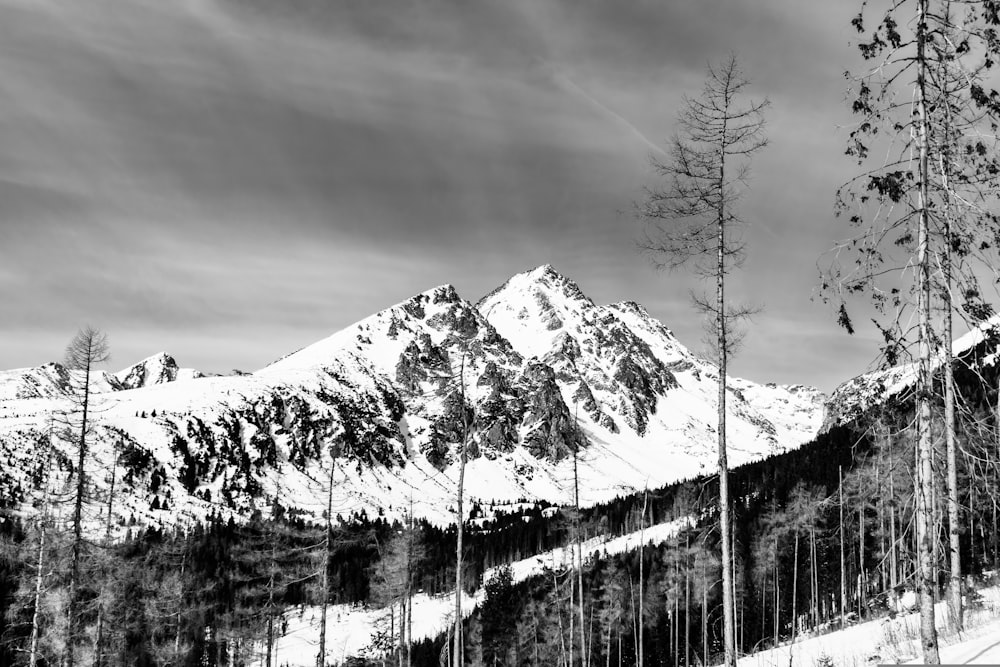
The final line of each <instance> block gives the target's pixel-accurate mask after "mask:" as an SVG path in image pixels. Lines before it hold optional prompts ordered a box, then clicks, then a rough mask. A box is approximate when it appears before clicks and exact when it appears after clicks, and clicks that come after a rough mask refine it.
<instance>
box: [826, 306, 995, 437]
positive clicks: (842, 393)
mask: <svg viewBox="0 0 1000 667" xmlns="http://www.w3.org/2000/svg"><path fill="white" fill-rule="evenodd" d="M998 343H1000V316H994V317H992V318H990V319H988V320H986V321H985V322H983V323H981V324H980V325H979V326H977V327H975V328H974V329H972V330H971V331H969V332H968V333H966V334H964V335H962V336H959V337H958V338H955V339H954V341H952V352H951V354H952V357H953V358H954V359H955V360H956V362H957V363H956V365H955V369H956V375H957V374H959V373H961V372H962V370H963V369H970V370H971V371H972V372H973V373H975V372H976V370H977V369H981V368H984V367H988V366H993V365H994V364H996V361H997V347H998ZM943 363H944V356H943V355H942V354H938V355H935V356H934V357H933V358H932V360H931V369H932V372H934V371H936V370H938V369H940V368H941V366H942V364H943ZM917 372H918V366H917V364H916V362H913V361H910V362H907V363H904V364H900V365H898V366H893V367H892V368H887V369H881V370H876V371H873V372H870V373H864V374H862V375H859V376H857V377H855V378H852V379H850V380H848V381H847V382H844V383H843V384H841V385H840V386H839V387H837V388H836V389H835V390H834V391H833V393H832V394H831V395H830V398H829V401H828V402H827V414H826V423H825V424H824V426H823V430H827V429H829V428H830V427H832V426H835V425H838V424H849V423H850V422H852V421H854V420H856V419H857V418H858V417H860V416H862V415H864V414H865V413H866V412H867V411H868V410H870V409H871V408H872V407H874V406H877V405H883V404H886V403H889V402H893V401H907V400H910V399H911V396H912V390H913V388H914V387H915V386H916V383H917Z"/></svg>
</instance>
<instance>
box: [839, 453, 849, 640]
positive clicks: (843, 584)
mask: <svg viewBox="0 0 1000 667" xmlns="http://www.w3.org/2000/svg"><path fill="white" fill-rule="evenodd" d="M837 471H838V472H837V475H838V479H839V480H840V481H839V483H838V486H837V489H838V490H837V492H838V493H839V494H840V627H844V626H845V625H846V624H847V560H846V558H845V557H844V466H840V467H838V469H837Z"/></svg>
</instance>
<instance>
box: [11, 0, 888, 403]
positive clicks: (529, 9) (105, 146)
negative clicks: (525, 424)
mask: <svg viewBox="0 0 1000 667" xmlns="http://www.w3.org/2000/svg"><path fill="white" fill-rule="evenodd" d="M855 4H856V3H851V2H826V1H823V0H755V1H754V2H736V1H733V0H628V1H625V2H623V1H619V0H582V1H581V0H475V1H471V2H470V1H469V0H368V1H362V0H282V1H281V2H273V1H272V0H170V1H169V2H164V1H163V0H89V1H88V2H86V3H79V2H73V1H72V0H0V72H2V75H0V285H2V288H0V313H2V318H0V341H2V346H0V368H12V367H21V366H31V365H37V364H40V363H44V362H46V361H50V360H57V359H59V358H60V357H61V356H62V350H63V348H64V347H65V344H66V342H67V341H68V340H69V338H70V337H71V336H72V335H73V333H74V332H75V331H76V329H77V328H78V327H79V326H81V325H82V324H84V323H91V324H93V325H95V326H98V327H100V328H102V329H104V330H106V331H107V332H108V335H109V340H110V343H111V346H112V355H113V363H112V364H111V367H112V368H119V367H124V366H127V365H128V364H130V363H132V362H134V361H136V360H138V359H140V358H142V357H145V356H148V355H150V354H152V353H154V352H158V351H160V350H165V351H167V352H170V353H171V354H173V355H174V356H175V357H176V358H177V359H178V361H179V362H180V363H181V365H183V366H191V367H196V368H200V369H204V370H211V371H217V372H218V371H227V370H229V369H232V368H241V369H247V370H253V369H256V368H259V367H261V366H263V365H265V364H266V363H268V362H269V361H271V360H273V359H275V358H277V357H280V356H282V355H283V354H286V353H288V352H290V351H292V350H295V349H297V348H299V347H301V346H303V345H306V344H308V343H311V342H313V341H315V340H317V339H319V338H322V337H325V336H327V335H329V334H330V333H332V332H333V331H335V330H337V329H339V328H341V327H343V326H345V325H348V324H350V323H352V322H354V321H356V320H358V319H361V318H363V317H365V316H367V315H369V314H371V313H373V312H375V311H377V310H380V309H382V308H384V307H386V306H389V305H392V304H393V303H396V302H398V301H401V300H403V299H405V298H407V297H409V296H411V295H412V294H414V293H417V292H420V291H423V290H425V289H429V288H431V287H434V286H436V285H438V284H442V283H452V284H454V285H455V286H456V288H457V289H458V291H459V293H460V294H461V295H463V296H464V297H466V298H467V299H470V300H473V301H475V300H477V299H478V298H479V297H481V296H482V295H483V294H485V293H487V292H488V291H489V290H491V289H492V288H494V287H496V286H497V285H499V284H501V283H502V282H503V281H504V280H506V279H507V278H508V277H509V276H510V275H512V274H514V273H516V272H519V271H523V270H526V269H529V268H532V267H534V266H536V265H539V264H543V263H551V264H553V265H554V266H555V267H556V268H557V269H558V270H559V271H561V272H562V273H564V274H566V275H568V276H569V277H571V278H573V279H574V280H576V281H577V282H578V283H579V284H580V286H581V288H582V289H583V291H584V292H585V293H587V294H588V295H590V296H591V297H592V298H593V299H594V300H595V301H597V302H599V303H608V302H614V301H619V300H623V299H632V300H636V301H639V302H641V303H643V304H644V305H646V306H647V308H648V309H649V310H650V311H651V312H652V313H653V314H654V315H655V316H657V317H658V318H660V319H661V320H662V321H663V322H664V323H666V324H667V325H668V326H669V327H671V328H672V329H673V330H674V331H675V333H676V334H677V335H678V337H679V338H680V339H681V341H682V342H684V343H685V344H687V345H688V346H689V347H691V348H692V349H694V350H696V351H700V350H703V349H704V345H703V343H702V342H701V339H702V337H703V334H702V330H701V323H700V321H699V319H698V316H697V315H696V314H695V313H694V311H693V309H692V307H691V305H690V302H689V300H688V294H689V291H690V289H691V288H692V287H696V284H695V282H694V281H692V280H691V279H689V278H688V277H687V276H686V275H685V274H683V273H673V274H670V273H658V272H656V271H655V270H654V269H653V268H652V267H651V265H650V264H649V262H648V261H646V260H645V259H643V257H642V256H641V255H640V254H639V253H638V252H637V250H636V240H637V238H638V237H639V235H640V233H641V231H642V225H641V223H639V222H637V221H636V220H635V219H634V218H633V217H632V216H631V215H630V214H629V213H628V211H629V209H630V207H631V205H632V202H633V201H635V200H637V199H639V198H640V197H641V188H642V186H643V184H648V183H651V182H653V181H652V180H651V179H652V176H651V170H650V168H649V156H650V154H653V153H656V152H657V151H659V150H661V147H662V146H664V144H665V140H666V139H667V137H669V136H670V134H671V133H672V132H673V129H674V120H675V118H676V115H677V110H678V107H679V103H680V100H681V96H682V95H683V94H697V93H698V92H699V90H700V87H701V83H702V81H703V78H704V72H705V67H706V65H707V63H708V62H710V61H718V60H720V59H722V58H724V57H726V55H727V54H728V53H729V52H730V51H733V52H736V53H737V54H738V56H739V58H740V61H741V64H742V66H743V67H744V69H745V70H746V72H747V74H748V75H749V77H750V78H751V79H752V80H753V83H754V86H753V91H754V93H755V94H756V95H758V96H763V95H766V96H768V97H769V98H770V100H771V102H772V104H773V107H772V109H771V112H770V114H769V118H768V120H769V135H770V138H771V146H770V147H769V148H768V149H767V150H766V152H764V153H762V154H760V156H759V157H758V158H757V159H756V160H755V162H754V166H753V170H754V180H753V183H752V185H753V189H752V191H751V192H750V193H749V194H748V195H747V196H746V198H745V200H744V203H743V213H744V217H746V218H747V219H748V220H749V221H751V226H750V228H749V230H748V232H747V240H748V243H749V248H748V253H749V258H748V261H747V262H746V264H745V266H744V269H743V271H742V273H741V274H739V276H738V277H736V278H735V279H734V280H733V281H732V289H731V295H732V296H733V297H734V298H735V299H741V300H744V301H749V302H753V303H757V304H763V305H764V306H765V308H766V309H765V310H764V312H763V313H762V314H760V315H759V316H757V317H756V319H755V321H754V322H753V324H752V326H751V328H750V332H749V335H748V337H747V339H746V344H745V347H744V349H743V350H742V352H741V353H740V355H739V357H738V358H737V359H736V360H735V363H734V364H733V372H734V373H735V374H738V375H742V376H744V377H748V378H751V379H753V380H757V381H777V382H788V383H805V384H812V385H815V386H818V387H820V388H821V389H824V390H830V389H832V388H833V387H834V386H835V385H836V384H837V383H839V382H840V381H842V380H845V379H847V378H848V377H850V376H852V375H854V374H856V373H858V372H861V371H862V370H864V369H865V367H866V366H867V365H868V364H869V362H870V361H871V360H872V359H873V358H874V356H875V350H876V345H877V341H876V340H875V339H874V337H873V335H872V333H873V332H867V331H863V332H860V335H856V336H854V337H849V336H847V335H846V334H845V333H843V332H842V331H841V330H839V329H838V328H837V327H836V325H835V323H834V318H833V317H832V315H831V312H830V311H829V309H828V308H827V307H825V306H823V305H822V304H820V303H818V302H813V301H811V300H810V299H811V297H812V296H813V292H814V289H815V286H816V283H817V268H816V262H817V259H818V258H819V256H820V255H821V254H822V253H823V252H824V251H826V250H827V249H828V248H829V247H830V246H831V244H832V242H833V241H834V240H835V239H837V238H840V237H842V236H844V235H845V234H846V230H845V228H844V223H843V222H842V221H838V220H836V219H834V217H833V214H832V201H833V193H834V190H835V189H836V187H837V186H838V185H839V184H840V183H841V182H842V181H843V180H845V179H846V178H847V176H849V175H850V174H851V173H852V172H853V169H854V167H853V165H852V164H851V162H850V160H849V159H848V158H846V157H844V156H843V146H844V142H845V139H846V131H845V130H839V129H838V126H843V125H846V124H848V123H850V122H851V117H850V113H849V110H848V105H847V104H846V103H845V101H844V100H845V88H846V82H845V79H844V76H843V73H844V71H845V70H847V69H851V68H853V67H855V66H856V64H857V63H856V56H855V55H854V50H853V48H852V46H851V43H850V41H851V39H852V37H853V35H852V34H851V30H850V25H849V20H850V17H851V15H852V14H853V13H856V12H857V7H856V6H855Z"/></svg>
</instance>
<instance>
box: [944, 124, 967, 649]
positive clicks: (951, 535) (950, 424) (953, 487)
mask: <svg viewBox="0 0 1000 667" xmlns="http://www.w3.org/2000/svg"><path fill="white" fill-rule="evenodd" d="M948 129H949V131H950V127H949V128H948ZM941 177H942V179H943V180H944V183H943V186H944V189H945V192H946V193H948V202H946V204H945V242H944V252H943V257H942V261H943V267H942V268H943V272H944V294H945V300H946V303H945V308H944V331H943V332H942V334H943V335H942V339H943V340H942V346H943V347H944V360H943V366H944V369H943V370H944V436H945V450H946V454H945V456H946V459H947V467H948V473H947V474H948V556H949V559H948V561H949V569H950V572H951V578H950V580H949V582H948V611H949V613H950V615H951V621H952V623H953V624H954V626H955V629H956V630H958V631H959V632H961V631H962V629H963V625H964V623H963V621H964V619H963V613H962V612H963V609H962V557H961V553H960V551H959V548H960V544H959V538H960V531H959V528H960V524H959V507H958V462H957V460H956V454H955V451H956V443H955V400H956V397H955V369H954V361H953V359H952V349H951V348H952V336H953V331H952V328H953V322H952V299H951V287H952V284H951V283H952V254H951V248H952V217H951V205H950V201H951V197H950V193H949V190H948V187H949V182H948V181H949V178H948V167H947V166H946V164H945V160H944V157H943V156H942V157H941Z"/></svg>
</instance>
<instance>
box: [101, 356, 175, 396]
mask: <svg viewBox="0 0 1000 667" xmlns="http://www.w3.org/2000/svg"><path fill="white" fill-rule="evenodd" d="M178 370H180V369H179V368H178V367H177V361H176V360H174V358H173V357H172V356H170V355H169V354H167V353H166V352H157V353H156V354H154V355H152V356H149V357H146V358H145V359H143V360H142V361H139V362H137V363H135V364H132V365H131V366H129V367H128V368H125V369H122V370H120V371H118V372H117V373H115V377H116V378H117V379H118V380H119V382H121V385H122V388H123V389H137V388H139V387H145V386H147V385H151V384H161V383H164V382H173V381H174V380H176V379H177V371H178Z"/></svg>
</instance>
